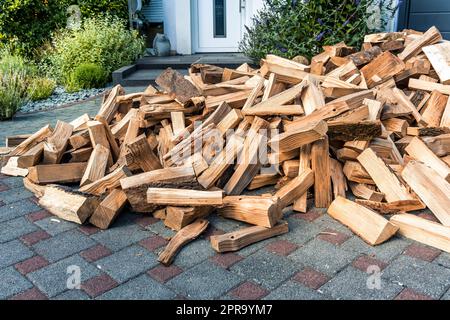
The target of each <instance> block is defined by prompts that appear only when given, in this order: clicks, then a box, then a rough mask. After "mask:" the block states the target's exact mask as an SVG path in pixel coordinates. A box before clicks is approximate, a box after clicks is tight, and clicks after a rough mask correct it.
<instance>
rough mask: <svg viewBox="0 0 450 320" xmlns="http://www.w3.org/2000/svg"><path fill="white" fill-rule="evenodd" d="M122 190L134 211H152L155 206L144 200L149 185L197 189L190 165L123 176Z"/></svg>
mask: <svg viewBox="0 0 450 320" xmlns="http://www.w3.org/2000/svg"><path fill="white" fill-rule="evenodd" d="M120 185H121V187H122V190H123V191H124V192H125V193H126V195H127V198H128V201H129V202H130V204H131V206H132V208H133V210H134V211H136V212H152V211H154V210H155V208H156V207H155V206H153V205H150V204H148V203H147V202H146V201H144V199H145V197H146V192H147V189H148V188H150V187H160V188H166V187H167V188H180V189H199V184H198V182H197V181H196V179H195V172H194V169H193V168H192V167H189V166H186V167H174V168H164V169H158V170H153V171H149V172H144V173H141V174H136V175H133V176H131V177H127V178H124V179H122V180H121V181H120Z"/></svg>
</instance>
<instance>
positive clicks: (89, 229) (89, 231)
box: [78, 224, 101, 236]
mask: <svg viewBox="0 0 450 320" xmlns="http://www.w3.org/2000/svg"><path fill="white" fill-rule="evenodd" d="M78 230H80V231H81V232H82V233H84V234H85V235H87V236H92V235H93V234H96V233H98V232H100V231H101V229H99V228H97V227H95V226H93V225H91V224H87V225H82V226H78Z"/></svg>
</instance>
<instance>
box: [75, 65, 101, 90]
mask: <svg viewBox="0 0 450 320" xmlns="http://www.w3.org/2000/svg"><path fill="white" fill-rule="evenodd" d="M106 81H107V74H106V73H105V71H104V70H103V68H102V67H100V66H99V65H96V64H93V63H83V64H80V65H79V66H78V67H76V68H75V70H73V72H72V74H71V76H70V80H69V84H68V89H69V91H77V90H79V89H91V88H101V87H103V86H104V85H105V83H106Z"/></svg>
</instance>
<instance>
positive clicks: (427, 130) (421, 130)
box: [406, 127, 450, 137]
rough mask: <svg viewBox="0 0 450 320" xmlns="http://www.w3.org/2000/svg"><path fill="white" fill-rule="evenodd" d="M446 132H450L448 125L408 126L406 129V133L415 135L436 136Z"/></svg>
mask: <svg viewBox="0 0 450 320" xmlns="http://www.w3.org/2000/svg"><path fill="white" fill-rule="evenodd" d="M447 133H450V127H448V128H447V127H408V128H407V129H406V134H407V135H409V136H416V137H423V136H429V137H436V136H439V135H441V134H447Z"/></svg>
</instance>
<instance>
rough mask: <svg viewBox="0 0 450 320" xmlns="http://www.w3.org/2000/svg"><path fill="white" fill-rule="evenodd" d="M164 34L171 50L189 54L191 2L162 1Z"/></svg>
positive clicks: (187, 0)
mask: <svg viewBox="0 0 450 320" xmlns="http://www.w3.org/2000/svg"><path fill="white" fill-rule="evenodd" d="M163 9H164V33H165V34H166V36H167V37H168V38H169V40H170V44H171V50H174V51H176V52H177V53H180V54H191V1H190V0H163Z"/></svg>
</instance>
